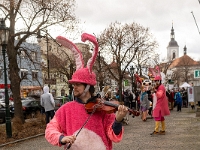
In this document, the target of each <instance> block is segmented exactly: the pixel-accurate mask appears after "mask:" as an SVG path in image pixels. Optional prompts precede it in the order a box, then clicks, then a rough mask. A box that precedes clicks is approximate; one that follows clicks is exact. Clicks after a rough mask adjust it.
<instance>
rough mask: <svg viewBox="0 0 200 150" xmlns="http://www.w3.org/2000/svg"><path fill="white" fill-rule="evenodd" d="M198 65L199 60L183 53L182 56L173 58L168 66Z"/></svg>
mask: <svg viewBox="0 0 200 150" xmlns="http://www.w3.org/2000/svg"><path fill="white" fill-rule="evenodd" d="M197 65H200V63H199V62H197V61H195V60H193V59H192V58H191V57H189V56H188V55H183V56H182V57H179V58H177V59H175V60H174V61H173V62H172V63H171V65H170V66H169V69H171V68H175V67H182V66H197Z"/></svg>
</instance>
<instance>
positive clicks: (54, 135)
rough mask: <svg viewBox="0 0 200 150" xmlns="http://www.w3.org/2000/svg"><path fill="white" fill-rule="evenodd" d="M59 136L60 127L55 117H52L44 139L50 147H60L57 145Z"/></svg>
mask: <svg viewBox="0 0 200 150" xmlns="http://www.w3.org/2000/svg"><path fill="white" fill-rule="evenodd" d="M60 135H62V133H61V130H60V126H59V124H58V122H57V119H56V116H54V117H53V119H52V120H51V121H50V122H49V123H48V124H47V127H46V130H45V138H46V140H47V141H48V142H49V143H50V144H52V145H57V146H62V145H61V144H60V143H59V138H60Z"/></svg>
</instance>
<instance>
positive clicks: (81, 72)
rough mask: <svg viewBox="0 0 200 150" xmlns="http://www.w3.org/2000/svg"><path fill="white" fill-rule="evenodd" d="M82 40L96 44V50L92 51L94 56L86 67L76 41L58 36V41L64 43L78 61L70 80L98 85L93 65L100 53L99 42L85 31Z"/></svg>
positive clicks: (70, 81) (71, 81)
mask: <svg viewBox="0 0 200 150" xmlns="http://www.w3.org/2000/svg"><path fill="white" fill-rule="evenodd" d="M81 40H82V41H83V42H85V41H87V40H88V41H90V42H92V43H93V44H94V50H93V53H92V57H91V58H90V59H89V60H88V62H87V66H86V67H84V61H83V56H82V53H81V51H80V50H79V49H78V48H77V47H76V45H75V44H74V43H72V42H71V41H69V40H68V39H66V38H64V37H62V36H58V37H57V38H56V41H57V42H58V43H60V44H61V45H63V46H64V47H66V48H68V49H70V50H71V51H72V53H73V54H74V57H75V61H76V71H75V72H74V74H73V75H72V79H71V80H69V81H68V82H69V83H71V84H73V83H85V84H87V85H92V86H94V85H96V75H95V73H94V72H93V71H92V67H93V65H94V62H95V60H96V57H97V54H98V42H97V40H96V38H95V37H94V36H93V35H90V34H87V33H83V34H82V35H81Z"/></svg>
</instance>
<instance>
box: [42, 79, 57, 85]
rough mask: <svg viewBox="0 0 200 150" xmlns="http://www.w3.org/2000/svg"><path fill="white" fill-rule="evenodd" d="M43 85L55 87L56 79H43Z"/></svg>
mask: <svg viewBox="0 0 200 150" xmlns="http://www.w3.org/2000/svg"><path fill="white" fill-rule="evenodd" d="M44 83H45V84H52V85H55V84H56V79H44Z"/></svg>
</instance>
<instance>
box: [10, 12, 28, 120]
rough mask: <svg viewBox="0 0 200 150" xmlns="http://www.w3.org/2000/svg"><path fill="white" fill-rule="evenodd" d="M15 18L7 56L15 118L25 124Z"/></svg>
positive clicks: (11, 28) (11, 27) (11, 15)
mask: <svg viewBox="0 0 200 150" xmlns="http://www.w3.org/2000/svg"><path fill="white" fill-rule="evenodd" d="M14 31H15V18H14V15H13V13H11V14H10V38H9V41H8V42H9V43H8V46H7V54H8V60H9V65H8V67H9V69H10V77H9V79H10V83H11V91H12V94H13V99H14V107H15V108H14V109H15V114H14V116H15V117H18V118H20V120H21V123H24V122H25V120H24V116H23V111H22V103H21V96H20V76H19V67H18V63H17V49H15V44H14V42H15V37H14V36H13V35H14Z"/></svg>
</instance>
